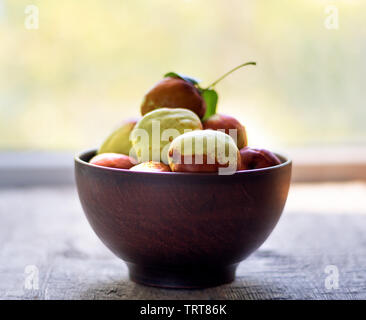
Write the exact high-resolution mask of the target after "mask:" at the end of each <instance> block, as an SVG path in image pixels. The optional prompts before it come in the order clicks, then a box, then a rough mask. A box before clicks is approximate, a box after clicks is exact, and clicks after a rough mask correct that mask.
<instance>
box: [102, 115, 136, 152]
mask: <svg viewBox="0 0 366 320" xmlns="http://www.w3.org/2000/svg"><path fill="white" fill-rule="evenodd" d="M138 120H140V119H139V118H131V119H128V120H126V121H124V122H123V124H122V125H121V126H120V127H119V128H118V129H117V130H115V131H114V132H112V134H111V135H109V137H108V138H107V139H106V140H105V141H104V142H103V144H102V146H101V147H100V148H99V150H98V154H101V153H122V154H126V155H130V151H131V148H132V144H131V142H130V139H129V138H130V134H131V131H132V130H133V128H134V127H135V125H136V123H137V122H138Z"/></svg>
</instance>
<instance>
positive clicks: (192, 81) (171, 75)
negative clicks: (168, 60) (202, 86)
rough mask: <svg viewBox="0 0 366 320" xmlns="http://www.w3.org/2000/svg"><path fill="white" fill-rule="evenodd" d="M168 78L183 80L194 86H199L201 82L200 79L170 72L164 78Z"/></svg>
mask: <svg viewBox="0 0 366 320" xmlns="http://www.w3.org/2000/svg"><path fill="white" fill-rule="evenodd" d="M167 77H173V78H180V79H183V80H184V81H187V82H190V83H192V84H193V85H197V84H198V83H199V82H200V80H198V79H195V78H192V77H188V76H185V75H184V74H181V73H176V72H168V73H166V74H164V78H167Z"/></svg>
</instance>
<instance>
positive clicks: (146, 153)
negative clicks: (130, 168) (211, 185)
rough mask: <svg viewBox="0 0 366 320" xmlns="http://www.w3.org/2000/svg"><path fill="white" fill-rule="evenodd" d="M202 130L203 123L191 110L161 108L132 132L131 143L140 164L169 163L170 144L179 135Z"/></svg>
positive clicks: (151, 113)
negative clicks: (149, 162)
mask: <svg viewBox="0 0 366 320" xmlns="http://www.w3.org/2000/svg"><path fill="white" fill-rule="evenodd" d="M193 130H202V123H201V120H200V119H199V118H198V116H197V115H196V114H195V113H194V112H192V111H191V110H188V109H184V108H175V109H171V108H160V109H156V110H153V111H151V112H149V113H147V114H145V115H144V117H143V118H142V119H141V120H140V121H139V122H138V123H137V124H136V126H135V128H134V129H133V130H132V132H131V136H130V139H131V142H132V146H133V149H134V151H135V154H136V156H137V159H138V161H139V162H146V161H158V162H159V161H160V162H164V163H165V164H167V163H168V155H167V154H168V149H169V146H170V143H171V142H172V141H173V139H174V138H176V137H178V136H179V135H181V134H183V133H185V132H189V131H193Z"/></svg>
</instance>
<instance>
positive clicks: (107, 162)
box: [89, 153, 136, 169]
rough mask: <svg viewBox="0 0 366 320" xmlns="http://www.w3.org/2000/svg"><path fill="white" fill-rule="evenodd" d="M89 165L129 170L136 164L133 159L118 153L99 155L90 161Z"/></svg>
mask: <svg viewBox="0 0 366 320" xmlns="http://www.w3.org/2000/svg"><path fill="white" fill-rule="evenodd" d="M89 163H91V164H94V165H97V166H102V167H110V168H117V169H130V168H131V167H133V166H134V165H135V164H136V161H135V159H133V158H131V157H129V156H127V155H125V154H120V153H101V154H98V155H96V156H94V157H93V158H92V159H90V161H89Z"/></svg>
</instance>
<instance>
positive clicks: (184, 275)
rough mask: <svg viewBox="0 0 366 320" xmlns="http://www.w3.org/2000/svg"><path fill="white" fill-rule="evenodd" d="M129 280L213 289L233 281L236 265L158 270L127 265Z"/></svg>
mask: <svg viewBox="0 0 366 320" xmlns="http://www.w3.org/2000/svg"><path fill="white" fill-rule="evenodd" d="M127 266H128V270H129V274H130V279H131V280H132V281H134V282H136V283H139V284H143V285H146V286H153V287H162V288H176V289H195V288H207V287H214V286H218V285H221V284H225V283H229V282H232V281H234V279H235V270H236V267H237V264H233V265H229V266H221V267H214V268H212V267H207V266H195V267H194V268H186V267H184V268H158V267H150V266H141V265H136V264H133V263H127Z"/></svg>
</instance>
